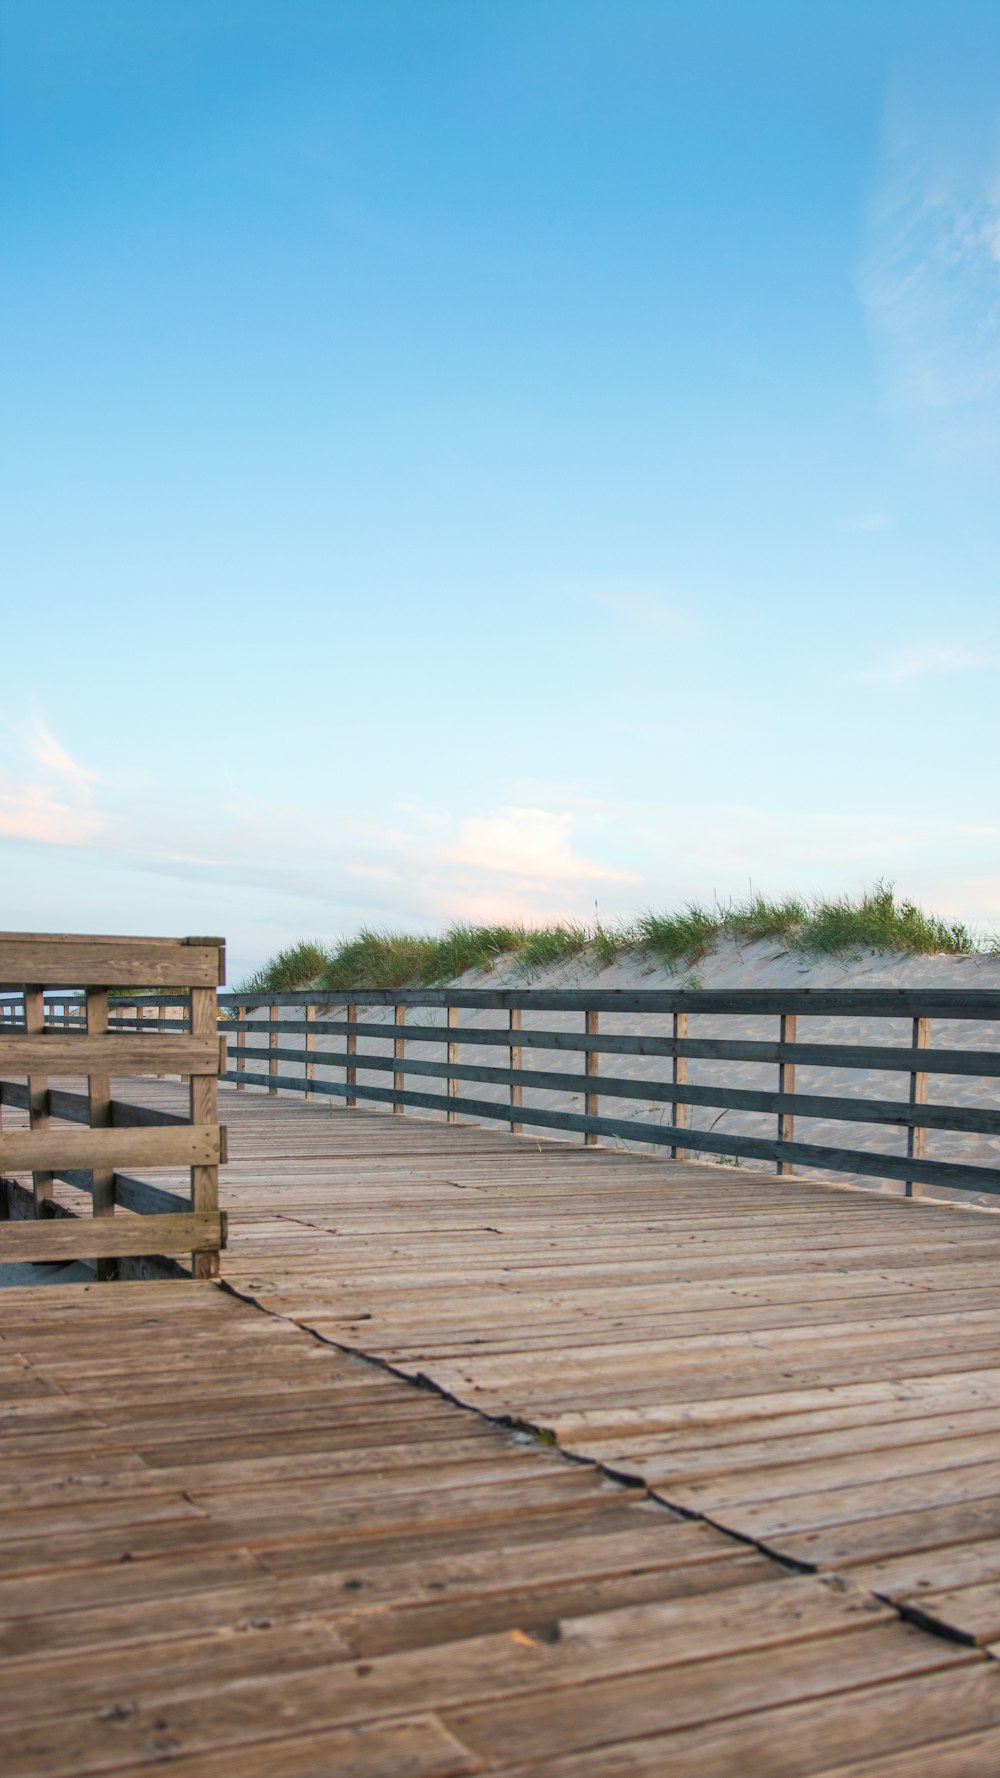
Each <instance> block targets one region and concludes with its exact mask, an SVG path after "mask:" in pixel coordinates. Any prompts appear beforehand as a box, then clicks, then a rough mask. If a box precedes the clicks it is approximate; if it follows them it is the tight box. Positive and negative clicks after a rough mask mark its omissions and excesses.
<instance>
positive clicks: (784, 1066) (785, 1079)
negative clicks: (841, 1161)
mask: <svg viewBox="0 0 1000 1778" xmlns="http://www.w3.org/2000/svg"><path fill="white" fill-rule="evenodd" d="M797 1030H798V1018H797V1016H796V1014H795V1013H793V1012H783V1013H781V1014H780V1015H779V1029H778V1040H779V1042H780V1043H794V1042H795V1037H796V1032H797ZM778 1091H779V1093H794V1091H795V1063H794V1062H785V1061H781V1062H779V1063H778ZM778 1141H779V1142H794V1141H795V1114H794V1112H791V1111H779V1113H778ZM777 1171H778V1172H779V1173H780V1174H786V1173H793V1172H794V1171H795V1169H794V1167H793V1166H792V1163H791V1161H779V1162H778V1163H777Z"/></svg>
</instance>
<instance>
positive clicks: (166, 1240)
mask: <svg viewBox="0 0 1000 1778" xmlns="http://www.w3.org/2000/svg"><path fill="white" fill-rule="evenodd" d="M223 1244H224V1227H223V1219H222V1216H221V1214H220V1212H219V1211H217V1210H215V1211H213V1210H200V1211H188V1212H187V1213H186V1214H185V1215H182V1216H136V1217H131V1216H129V1217H125V1216H107V1217H101V1218H100V1219H95V1218H91V1217H69V1218H63V1217H56V1218H46V1220H45V1222H44V1223H33V1222H7V1223H4V1224H3V1226H2V1227H0V1260H2V1261H3V1262H4V1263H13V1262H15V1261H18V1260H34V1261H36V1262H38V1263H43V1262H50V1261H54V1260H68V1259H123V1258H125V1257H127V1256H129V1255H142V1254H156V1253H184V1252H192V1253H210V1252H214V1251H216V1250H217V1249H218V1248H219V1247H221V1246H222V1245H223ZM155 1296H156V1291H155V1290H154V1291H153V1293H152V1296H151V1299H150V1303H151V1307H152V1305H153V1302H154V1301H155Z"/></svg>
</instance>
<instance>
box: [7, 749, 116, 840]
mask: <svg viewBox="0 0 1000 1778" xmlns="http://www.w3.org/2000/svg"><path fill="white" fill-rule="evenodd" d="M19 739H20V740H21V742H22V745H23V749H24V752H25V753H26V754H27V756H28V759H29V760H30V761H31V767H32V770H31V772H30V775H26V774H24V773H23V772H21V773H18V772H16V771H15V772H14V773H9V772H8V773H3V774H0V835H3V836H5V837H6V838H8V839H18V840H33V841H36V842H41V843H42V844H45V845H52V846H88V845H91V844H93V843H94V841H95V840H98V839H99V838H100V837H101V835H102V834H103V833H104V832H105V831H106V827H107V822H106V819H105V817H104V815H103V814H102V813H101V812H100V811H99V810H97V809H95V808H94V807H93V806H92V792H91V785H92V784H93V783H95V782H97V774H96V773H94V772H92V771H90V770H89V768H88V767H87V766H84V765H81V764H80V763H79V761H77V760H75V759H73V757H72V756H71V754H69V753H68V752H67V751H66V748H65V747H63V746H62V744H61V743H60V742H59V741H57V740H56V737H55V736H54V735H53V734H52V732H51V730H50V729H49V728H47V727H46V725H45V723H44V722H43V721H42V720H41V718H40V717H36V718H35V719H34V721H33V722H32V724H31V727H30V729H29V731H28V733H27V735H22V736H20V737H19Z"/></svg>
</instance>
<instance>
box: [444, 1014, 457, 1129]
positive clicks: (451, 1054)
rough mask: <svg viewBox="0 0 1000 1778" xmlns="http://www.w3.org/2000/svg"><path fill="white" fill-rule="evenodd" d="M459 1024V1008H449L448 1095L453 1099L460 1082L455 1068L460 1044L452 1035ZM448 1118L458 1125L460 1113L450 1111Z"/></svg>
mask: <svg viewBox="0 0 1000 1778" xmlns="http://www.w3.org/2000/svg"><path fill="white" fill-rule="evenodd" d="M457 1024H458V1008H457V1007H456V1006H449V1007H448V1008H447V1010H446V1012H445V1025H446V1027H447V1029H448V1032H449V1036H448V1041H447V1043H446V1044H445V1063H446V1065H447V1069H448V1095H449V1097H450V1098H452V1099H453V1098H454V1097H455V1095H456V1094H457V1092H458V1080H457V1078H456V1075H455V1072H454V1070H455V1066H456V1064H457V1062H458V1044H457V1043H453V1042H452V1039H451V1035H450V1034H451V1032H452V1031H453V1030H454V1028H455V1026H456V1025H457ZM447 1117H448V1122H449V1123H450V1124H457V1122H458V1112H457V1111H449V1112H448V1114H447Z"/></svg>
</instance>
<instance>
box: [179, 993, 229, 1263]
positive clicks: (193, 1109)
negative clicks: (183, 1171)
mask: <svg viewBox="0 0 1000 1778" xmlns="http://www.w3.org/2000/svg"><path fill="white" fill-rule="evenodd" d="M218 1010H219V1009H218V1000H217V996H216V991H215V989H214V988H192V990H191V1037H192V1040H193V1041H198V1040H199V1039H201V1040H204V1041H205V1042H206V1043H210V1042H211V1041H212V1037H213V1033H214V1032H215V1028H216V1024H217V1021H218ZM222 1047H223V1052H224V1050H225V1038H223V1039H222ZM220 1065H221V1067H223V1068H224V1067H225V1059H224V1054H223V1056H221V1057H219V1056H217V1057H216V1065H215V1067H214V1068H207V1069H204V1070H195V1069H192V1071H191V1079H190V1084H189V1088H188V1104H189V1108H190V1113H191V1122H192V1124H193V1125H195V1126H196V1127H197V1126H199V1125H203V1124H217V1123H218V1121H219V1096H218V1080H217V1073H218V1070H219V1067H220ZM218 1206H219V1169H218V1165H217V1164H216V1163H215V1162H209V1163H207V1164H206V1163H204V1162H200V1161H198V1162H194V1163H192V1166H191V1208H192V1210H195V1211H201V1212H204V1213H211V1212H214V1211H216V1210H217V1209H218ZM191 1264H192V1270H193V1272H194V1275H195V1277H196V1278H216V1277H218V1272H219V1261H218V1255H217V1253H215V1252H208V1253H206V1252H204V1251H201V1252H200V1251H199V1250H198V1249H197V1248H196V1247H192V1249H191Z"/></svg>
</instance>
